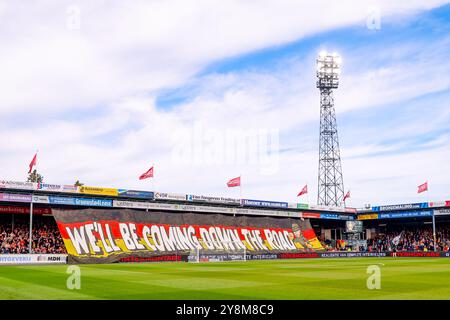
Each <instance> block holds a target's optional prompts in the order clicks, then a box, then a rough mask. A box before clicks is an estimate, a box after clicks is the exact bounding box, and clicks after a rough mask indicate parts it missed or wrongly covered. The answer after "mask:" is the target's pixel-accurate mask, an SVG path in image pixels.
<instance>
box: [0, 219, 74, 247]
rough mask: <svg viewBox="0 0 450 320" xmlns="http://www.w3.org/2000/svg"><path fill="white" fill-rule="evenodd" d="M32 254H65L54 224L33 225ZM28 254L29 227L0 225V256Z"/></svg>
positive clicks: (21, 224) (26, 225)
mask: <svg viewBox="0 0 450 320" xmlns="http://www.w3.org/2000/svg"><path fill="white" fill-rule="evenodd" d="M32 248H33V253H52V254H57V253H66V249H65V247H64V243H63V241H62V238H61V235H60V233H59V230H58V227H57V226H56V225H54V224H45V223H39V222H37V223H35V224H34V225H33V243H32ZM9 253H29V225H28V224H24V223H19V224H14V226H13V225H12V224H0V254H9Z"/></svg>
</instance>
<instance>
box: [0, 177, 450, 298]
mask: <svg viewBox="0 0 450 320" xmlns="http://www.w3.org/2000/svg"><path fill="white" fill-rule="evenodd" d="M0 188H1V193H0V197H1V201H2V202H1V206H0V210H1V219H2V220H1V222H2V223H1V229H0V237H1V238H0V240H1V243H2V245H1V255H0V264H1V265H2V266H1V271H2V276H1V289H2V290H1V291H0V297H1V298H2V299H448V298H449V297H450V288H449V287H448V285H447V283H448V282H447V280H450V268H449V267H450V259H448V258H450V251H449V245H450V219H449V217H450V216H449V213H450V201H440V202H428V203H426V202H423V203H411V204H398V205H387V206H383V205H381V206H373V207H371V208H364V209H355V208H348V207H332V206H323V205H306V204H301V203H286V202H273V201H264V200H252V199H233V198H220V197H208V196H201V195H183V194H171V193H161V192H153V191H138V190H127V189H116V188H102V187H89V186H82V187H74V186H71V185H55V184H46V183H32V182H14V181H0ZM30 213H32V214H30ZM30 223H31V224H30ZM30 225H31V227H30ZM30 230H31V234H32V238H31V239H32V240H31V242H30V237H29V234H30ZM71 265H76V266H79V271H77V272H79V273H80V279H79V280H80V283H79V284H78V285H79V286H80V287H81V290H69V289H67V286H69V287H70V281H69V280H70V276H71V273H70V272H71V271H70V269H68V266H71ZM371 266H372V267H373V266H378V267H379V270H380V272H381V275H382V276H381V283H380V284H379V285H380V286H381V287H382V290H369V289H368V287H367V286H368V283H367V281H368V279H369V277H370V275H371V272H370V269H368V268H369V267H371ZM68 270H69V271H68ZM68 272H69V273H68ZM68 279H69V280H68ZM68 281H69V282H68ZM73 285H77V282H76V281H75V282H74V284H73ZM375 285H377V284H376V283H375Z"/></svg>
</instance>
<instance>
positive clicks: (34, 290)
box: [0, 258, 450, 300]
mask: <svg viewBox="0 0 450 320" xmlns="http://www.w3.org/2000/svg"><path fill="white" fill-rule="evenodd" d="M369 265H378V266H379V267H380V270H381V289H379V290H369V289H367V285H366V282H367V278H368V277H369V276H370V275H369V274H367V267H368V266H369ZM67 267H68V266H67V265H47V266H0V299H189V300H192V299H194V300H195V299H450V259H445V258H444V259H439V258H415V259H413V258H397V259H394V258H348V259H298V260H276V261H267V260H266V261H248V262H225V263H199V264H190V263H182V262H178V263H176V262H174V263H137V264H104V265H80V269H81V289H80V290H69V289H67V286H66V281H67V278H68V276H69V275H68V274H66V270H67Z"/></svg>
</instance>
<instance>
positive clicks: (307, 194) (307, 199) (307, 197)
mask: <svg viewBox="0 0 450 320" xmlns="http://www.w3.org/2000/svg"><path fill="white" fill-rule="evenodd" d="M306 189H307V190H306V201H307V202H308V208H309V189H308V181H307V182H306Z"/></svg>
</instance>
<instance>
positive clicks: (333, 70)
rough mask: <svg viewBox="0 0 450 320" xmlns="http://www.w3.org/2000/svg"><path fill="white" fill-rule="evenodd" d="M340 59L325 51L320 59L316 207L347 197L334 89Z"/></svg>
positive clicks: (318, 73) (336, 203)
mask: <svg viewBox="0 0 450 320" xmlns="http://www.w3.org/2000/svg"><path fill="white" fill-rule="evenodd" d="M341 62H342V60H341V57H340V56H339V55H338V54H337V53H328V52H325V51H322V52H320V53H319V56H318V57H317V88H319V90H320V142H319V183H318V191H319V192H318V196H317V204H319V205H329V206H341V205H342V199H343V197H344V180H343V178H342V167H341V156H340V151H339V139H338V132H337V125H336V112H335V109H334V98H333V91H332V90H333V89H337V87H338V84H339V74H340V70H341V69H340V67H341Z"/></svg>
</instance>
